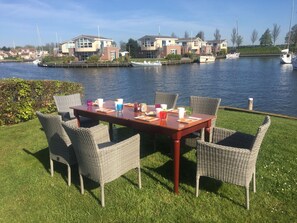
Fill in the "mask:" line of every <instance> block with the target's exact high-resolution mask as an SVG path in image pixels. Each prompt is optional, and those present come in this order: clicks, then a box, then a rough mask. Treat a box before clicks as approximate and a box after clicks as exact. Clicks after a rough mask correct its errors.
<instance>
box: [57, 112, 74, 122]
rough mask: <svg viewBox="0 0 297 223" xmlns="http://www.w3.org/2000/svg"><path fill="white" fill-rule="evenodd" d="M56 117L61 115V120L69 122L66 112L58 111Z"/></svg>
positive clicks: (68, 114) (69, 118) (68, 115)
mask: <svg viewBox="0 0 297 223" xmlns="http://www.w3.org/2000/svg"><path fill="white" fill-rule="evenodd" d="M58 115H61V117H62V120H63V121H65V122H66V121H69V120H71V117H70V113H69V112H68V111H65V112H64V111H59V112H58Z"/></svg>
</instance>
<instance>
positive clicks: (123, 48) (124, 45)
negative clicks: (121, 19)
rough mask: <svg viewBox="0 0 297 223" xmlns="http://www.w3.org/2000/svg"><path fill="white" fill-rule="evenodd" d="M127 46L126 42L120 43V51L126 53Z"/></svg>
mask: <svg viewBox="0 0 297 223" xmlns="http://www.w3.org/2000/svg"><path fill="white" fill-rule="evenodd" d="M126 46H127V43H126V42H124V41H120V50H121V51H126V50H127V49H126Z"/></svg>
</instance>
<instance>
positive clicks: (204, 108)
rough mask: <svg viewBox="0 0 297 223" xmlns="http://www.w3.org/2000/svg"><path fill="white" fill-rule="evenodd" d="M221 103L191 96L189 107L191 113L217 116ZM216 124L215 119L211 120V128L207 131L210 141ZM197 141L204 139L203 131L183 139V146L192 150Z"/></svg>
mask: <svg viewBox="0 0 297 223" xmlns="http://www.w3.org/2000/svg"><path fill="white" fill-rule="evenodd" d="M220 103H221V99H220V98H208V97H199V96H191V97H190V107H191V109H192V112H193V113H200V114H207V115H215V116H217V112H218V109H219V106H220ZM215 124H216V118H215V119H213V120H212V123H211V128H210V129H207V131H208V132H209V138H210V139H211V137H212V136H211V135H212V128H213V127H214V126H215ZM197 139H204V129H202V130H201V131H199V132H195V133H193V134H190V135H189V136H188V137H187V138H185V144H186V145H187V146H190V147H192V148H195V147H196V142H197Z"/></svg>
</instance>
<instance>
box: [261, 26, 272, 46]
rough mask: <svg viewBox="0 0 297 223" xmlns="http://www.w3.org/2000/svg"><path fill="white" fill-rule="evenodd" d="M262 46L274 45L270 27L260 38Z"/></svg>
mask: <svg viewBox="0 0 297 223" xmlns="http://www.w3.org/2000/svg"><path fill="white" fill-rule="evenodd" d="M260 45H261V46H271V45H272V36H271V33H270V29H266V31H265V32H264V33H263V35H262V36H261V38H260Z"/></svg>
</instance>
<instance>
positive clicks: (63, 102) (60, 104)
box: [54, 94, 82, 119]
mask: <svg viewBox="0 0 297 223" xmlns="http://www.w3.org/2000/svg"><path fill="white" fill-rule="evenodd" d="M54 100H55V103H56V106H57V110H58V112H68V113H69V116H70V118H71V119H72V118H74V114H73V110H72V109H70V108H69V107H71V106H77V105H81V104H82V103H81V98H80V94H70V95H54Z"/></svg>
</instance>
